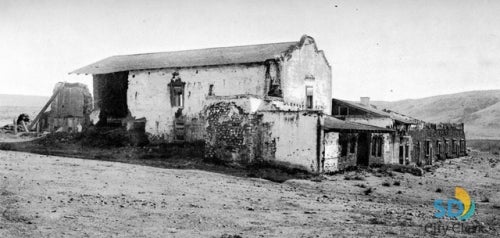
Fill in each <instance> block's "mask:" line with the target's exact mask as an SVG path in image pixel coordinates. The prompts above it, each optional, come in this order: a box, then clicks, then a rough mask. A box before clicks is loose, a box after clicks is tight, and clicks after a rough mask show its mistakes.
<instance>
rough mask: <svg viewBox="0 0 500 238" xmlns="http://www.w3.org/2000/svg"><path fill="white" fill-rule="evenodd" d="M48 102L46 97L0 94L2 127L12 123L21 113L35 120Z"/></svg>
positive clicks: (0, 120) (0, 123) (0, 121)
mask: <svg viewBox="0 0 500 238" xmlns="http://www.w3.org/2000/svg"><path fill="white" fill-rule="evenodd" d="M48 100H49V97H45V96H30V95H9V94H0V127H1V126H3V125H5V124H7V123H12V120H13V119H14V118H16V117H17V116H19V114H21V113H26V114H28V115H29V116H30V118H31V119H33V118H35V116H36V115H37V113H38V112H39V111H40V110H41V109H42V107H43V106H44V105H45V103H47V101H48Z"/></svg>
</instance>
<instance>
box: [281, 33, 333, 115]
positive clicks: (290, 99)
mask: <svg viewBox="0 0 500 238" xmlns="http://www.w3.org/2000/svg"><path fill="white" fill-rule="evenodd" d="M280 72H281V83H282V91H283V99H284V106H287V107H289V106H292V107H294V108H296V109H299V110H304V109H306V86H312V87H313V102H314V103H313V105H314V107H313V109H316V110H322V111H323V112H324V113H325V114H330V113H331V105H332V75H331V68H330V66H329V64H328V62H327V61H326V58H325V56H324V53H323V52H322V51H318V49H317V47H316V43H314V40H313V39H312V38H311V37H303V38H302V39H301V42H300V45H299V46H298V47H296V48H294V49H290V52H288V53H287V55H286V56H285V57H284V58H283V61H281V70H280Z"/></svg>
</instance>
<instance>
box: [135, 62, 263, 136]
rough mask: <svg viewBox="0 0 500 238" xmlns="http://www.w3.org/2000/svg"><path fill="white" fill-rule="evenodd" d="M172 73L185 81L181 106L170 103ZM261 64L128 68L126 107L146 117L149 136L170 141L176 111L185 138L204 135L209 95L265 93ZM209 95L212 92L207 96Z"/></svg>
mask: <svg viewBox="0 0 500 238" xmlns="http://www.w3.org/2000/svg"><path fill="white" fill-rule="evenodd" d="M174 72H177V73H179V75H178V77H179V78H180V79H181V81H182V82H185V89H184V105H183V106H182V107H178V106H172V105H171V103H170V100H171V96H170V90H169V88H168V84H169V83H170V80H171V79H172V74H173V73H174ZM264 77H265V67H264V66H263V65H258V64H252V65H228V66H216V67H194V68H181V69H158V70H137V71H130V74H129V75H128V80H129V85H128V92H127V100H128V108H129V109H130V112H131V115H132V117H134V118H145V119H146V126H145V130H146V132H147V133H148V134H149V135H150V137H151V138H152V139H158V140H162V141H172V140H173V139H174V138H173V134H174V133H173V132H174V121H175V119H176V116H175V114H176V113H179V110H180V113H181V114H182V116H183V118H184V120H185V128H186V141H195V140H202V139H204V137H205V132H204V125H205V121H204V119H203V118H202V116H201V114H200V113H201V112H202V111H203V109H204V107H205V106H207V105H209V104H208V103H207V99H208V98H210V97H223V96H234V95H243V94H249V95H258V96H263V95H264ZM209 94H211V95H209Z"/></svg>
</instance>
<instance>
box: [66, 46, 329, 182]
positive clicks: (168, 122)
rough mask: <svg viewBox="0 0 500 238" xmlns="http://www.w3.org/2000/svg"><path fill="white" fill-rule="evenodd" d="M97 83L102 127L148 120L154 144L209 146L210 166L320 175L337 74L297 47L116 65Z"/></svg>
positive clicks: (122, 60) (105, 67)
mask: <svg viewBox="0 0 500 238" xmlns="http://www.w3.org/2000/svg"><path fill="white" fill-rule="evenodd" d="M73 73H78V74H79V73H85V74H92V75H93V78H94V98H95V102H94V107H95V109H96V111H95V113H98V114H99V123H102V124H107V125H117V126H119V125H122V126H124V125H125V124H130V123H131V122H132V123H133V122H134V121H137V120H141V121H145V128H144V130H145V133H146V134H147V135H148V137H149V139H150V141H151V142H174V141H186V142H193V141H199V140H202V141H204V142H205V145H206V148H205V151H206V155H205V156H206V157H209V158H217V159H220V160H225V161H228V162H235V163H243V164H245V163H253V162H256V161H266V160H268V161H272V162H276V163H282V164H286V165H287V166H292V167H300V168H302V169H306V170H309V171H314V172H319V171H321V170H322V169H323V168H322V163H321V161H322V156H323V147H324V146H323V135H324V132H323V128H322V123H323V121H324V118H325V117H328V116H329V113H330V111H331V97H332V90H331V88H332V81H331V68H330V65H329V63H328V62H327V60H326V58H325V56H324V53H323V52H322V51H320V50H318V48H317V46H316V43H315V41H314V39H313V38H312V37H309V36H303V37H302V38H301V39H300V40H299V41H297V42H285V43H275V44H264V45H252V46H238V47H225V48H211V49H202V50H191V51H179V52H165V53H153V54H141V55H125V56H114V57H110V58H107V59H104V60H102V61H99V62H96V63H94V64H91V65H89V66H86V67H84V68H81V69H78V70H76V71H74V72H73Z"/></svg>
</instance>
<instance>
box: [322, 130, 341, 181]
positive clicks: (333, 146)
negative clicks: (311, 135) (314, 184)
mask: <svg viewBox="0 0 500 238" xmlns="http://www.w3.org/2000/svg"><path fill="white" fill-rule="evenodd" d="M324 144H325V161H324V165H323V172H335V171H337V170H338V160H339V153H340V148H339V133H338V132H327V133H325V139H324Z"/></svg>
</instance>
